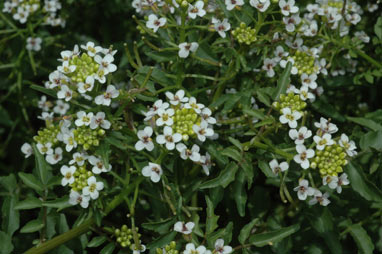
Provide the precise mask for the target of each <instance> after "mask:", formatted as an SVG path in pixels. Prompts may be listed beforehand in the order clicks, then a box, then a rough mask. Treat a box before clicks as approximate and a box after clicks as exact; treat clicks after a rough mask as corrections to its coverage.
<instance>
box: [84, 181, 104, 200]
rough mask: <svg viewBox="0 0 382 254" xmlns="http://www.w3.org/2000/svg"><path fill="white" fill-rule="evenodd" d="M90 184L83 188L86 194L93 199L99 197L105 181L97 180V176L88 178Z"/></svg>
mask: <svg viewBox="0 0 382 254" xmlns="http://www.w3.org/2000/svg"><path fill="white" fill-rule="evenodd" d="M87 182H88V186H86V187H84V188H83V189H82V193H83V194H84V195H86V196H88V195H89V196H90V197H91V198H92V199H97V198H98V196H99V192H98V191H100V190H103V187H104V186H103V182H97V179H96V178H95V176H91V177H89V178H88V181H87Z"/></svg>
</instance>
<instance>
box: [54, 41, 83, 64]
mask: <svg viewBox="0 0 382 254" xmlns="http://www.w3.org/2000/svg"><path fill="white" fill-rule="evenodd" d="M79 54H80V51H79V48H78V45H74V48H73V50H64V51H61V53H60V55H61V59H58V61H60V62H66V61H69V60H71V59H72V58H73V57H74V56H76V55H79Z"/></svg>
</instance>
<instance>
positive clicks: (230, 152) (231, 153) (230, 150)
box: [221, 147, 242, 162]
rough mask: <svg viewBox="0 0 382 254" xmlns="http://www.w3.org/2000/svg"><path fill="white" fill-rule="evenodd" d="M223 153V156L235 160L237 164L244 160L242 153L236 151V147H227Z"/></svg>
mask: <svg viewBox="0 0 382 254" xmlns="http://www.w3.org/2000/svg"><path fill="white" fill-rule="evenodd" d="M221 153H222V155H225V156H227V157H230V158H231V159H234V160H235V161H237V162H239V161H241V159H242V155H241V153H240V152H239V151H238V150H237V149H235V148H234V147H227V148H226V149H224V150H223V151H222V152H221Z"/></svg>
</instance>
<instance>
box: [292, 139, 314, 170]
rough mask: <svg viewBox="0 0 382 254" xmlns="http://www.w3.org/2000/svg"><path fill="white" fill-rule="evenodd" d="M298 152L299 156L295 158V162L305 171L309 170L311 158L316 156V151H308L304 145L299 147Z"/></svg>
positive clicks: (297, 147)
mask: <svg viewBox="0 0 382 254" xmlns="http://www.w3.org/2000/svg"><path fill="white" fill-rule="evenodd" d="M296 150H297V152H298V154H296V155H295V156H294V158H293V159H294V161H295V162H297V163H298V164H300V165H301V167H302V168H303V169H307V168H309V165H310V163H309V158H312V157H313V156H314V151H313V150H312V149H306V147H305V146H304V145H297V146H296Z"/></svg>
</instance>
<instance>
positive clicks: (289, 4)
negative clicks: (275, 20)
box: [279, 0, 298, 16]
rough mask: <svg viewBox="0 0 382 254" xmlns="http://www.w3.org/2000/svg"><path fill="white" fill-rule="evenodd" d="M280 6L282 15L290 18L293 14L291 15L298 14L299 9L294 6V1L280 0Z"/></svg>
mask: <svg viewBox="0 0 382 254" xmlns="http://www.w3.org/2000/svg"><path fill="white" fill-rule="evenodd" d="M279 6H280V9H281V13H282V14H283V15H284V16H289V14H291V13H296V12H298V7H297V6H294V0H288V1H285V0H280V1H279Z"/></svg>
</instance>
